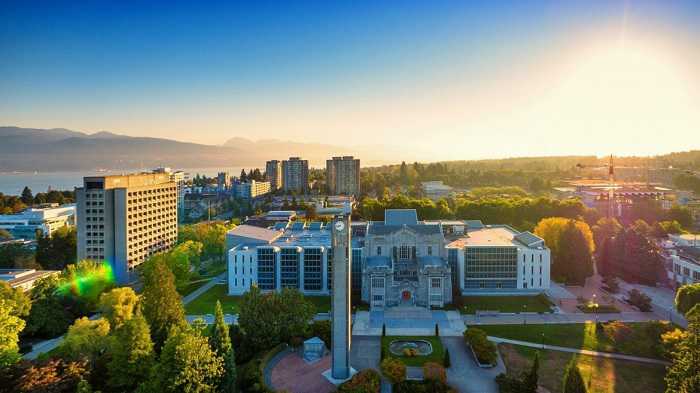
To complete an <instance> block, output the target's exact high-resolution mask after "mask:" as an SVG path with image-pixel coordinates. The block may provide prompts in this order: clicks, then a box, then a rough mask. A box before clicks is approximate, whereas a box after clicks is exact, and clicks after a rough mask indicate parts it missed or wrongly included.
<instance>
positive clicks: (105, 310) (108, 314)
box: [99, 287, 139, 329]
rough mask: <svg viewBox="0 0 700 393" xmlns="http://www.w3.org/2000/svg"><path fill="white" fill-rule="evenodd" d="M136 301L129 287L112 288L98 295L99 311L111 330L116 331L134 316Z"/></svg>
mask: <svg viewBox="0 0 700 393" xmlns="http://www.w3.org/2000/svg"><path fill="white" fill-rule="evenodd" d="M138 299H139V298H138V296H137V295H136V292H134V290H133V289H131V288H130V287H120V288H114V289H112V290H111V291H109V292H105V293H103V294H102V295H100V304H99V307H100V311H101V312H102V315H103V316H104V317H105V318H106V319H107V320H108V321H109V324H110V326H111V327H112V329H117V328H119V327H121V326H122V325H123V324H124V323H125V322H126V321H128V320H130V319H131V318H132V317H133V316H134V313H135V312H136V306H137V303H138Z"/></svg>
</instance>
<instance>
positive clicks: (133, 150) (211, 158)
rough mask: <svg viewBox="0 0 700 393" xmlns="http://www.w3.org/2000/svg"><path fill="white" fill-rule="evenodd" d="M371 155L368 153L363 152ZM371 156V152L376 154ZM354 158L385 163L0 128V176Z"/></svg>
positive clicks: (272, 143) (321, 148)
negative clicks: (29, 172)
mask: <svg viewBox="0 0 700 393" xmlns="http://www.w3.org/2000/svg"><path fill="white" fill-rule="evenodd" d="M366 151H367V152H371V149H367V150H366ZM375 151H376V149H375ZM343 154H354V155H355V156H358V157H360V158H362V159H363V160H365V162H368V163H372V162H380V161H377V160H382V159H383V161H382V162H384V163H385V162H387V161H386V159H384V158H383V157H380V156H379V155H378V154H375V155H374V156H370V155H365V156H363V154H362V152H361V151H358V150H355V151H353V152H351V151H350V150H349V149H347V148H340V147H337V146H332V145H322V144H307V143H299V142H289V141H276V140H265V141H258V142H253V141H251V140H248V139H245V138H233V139H230V140H229V141H227V142H226V143H225V144H224V145H222V146H212V145H202V144H197V143H186V142H178V141H173V140H169V139H162V138H143V137H130V136H126V135H119V134H115V133H112V132H108V131H99V132H96V133H93V134H87V133H83V132H77V131H72V130H67V129H63V128H54V129H35V128H20V127H0V172H8V171H42V172H49V171H81V170H94V169H135V168H147V167H155V166H159V165H165V166H170V167H175V168H208V167H211V168H214V167H233V166H251V167H252V166H262V165H264V164H265V161H266V160H270V159H279V160H282V159H286V158H288V157H290V156H299V157H302V158H305V159H308V160H309V161H310V162H311V163H312V165H318V166H320V165H323V164H324V163H325V160H326V159H327V158H329V157H331V156H335V155H343Z"/></svg>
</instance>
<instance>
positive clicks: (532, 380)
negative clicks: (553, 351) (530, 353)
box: [522, 352, 540, 393]
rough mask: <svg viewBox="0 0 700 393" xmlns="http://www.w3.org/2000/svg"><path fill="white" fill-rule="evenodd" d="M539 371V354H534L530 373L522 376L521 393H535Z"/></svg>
mask: <svg viewBox="0 0 700 393" xmlns="http://www.w3.org/2000/svg"><path fill="white" fill-rule="evenodd" d="M539 370H540V353H539V352H535V358H534V359H533V360H532V367H531V368H530V372H529V373H527V374H525V375H524V376H523V391H522V393H537V386H538V380H539V377H538V372H539Z"/></svg>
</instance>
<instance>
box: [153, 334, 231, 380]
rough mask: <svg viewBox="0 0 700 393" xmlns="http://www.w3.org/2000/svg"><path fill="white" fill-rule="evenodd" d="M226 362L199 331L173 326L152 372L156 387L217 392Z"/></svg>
mask: <svg viewBox="0 0 700 393" xmlns="http://www.w3.org/2000/svg"><path fill="white" fill-rule="evenodd" d="M223 363H224V362H223V360H222V359H221V357H219V356H218V355H217V354H216V352H214V351H213V350H212V349H211V347H210V346H209V343H208V342H207V338H206V337H203V336H202V335H201V334H200V333H199V332H198V331H196V330H194V329H192V328H188V327H185V328H180V327H173V329H172V330H171V331H170V334H169V335H168V339H167V340H166V342H165V345H163V350H162V352H161V355H160V359H159V361H158V363H157V364H156V366H155V368H154V372H153V373H152V378H151V380H152V388H153V391H159V392H215V391H217V385H218V383H219V381H220V379H221V377H222V376H223V375H224V367H223Z"/></svg>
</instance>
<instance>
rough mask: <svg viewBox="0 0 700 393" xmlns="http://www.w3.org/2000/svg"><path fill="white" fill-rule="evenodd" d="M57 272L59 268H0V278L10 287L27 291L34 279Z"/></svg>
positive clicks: (32, 285)
mask: <svg viewBox="0 0 700 393" xmlns="http://www.w3.org/2000/svg"><path fill="white" fill-rule="evenodd" d="M59 273H61V271H60V270H35V269H0V280H2V281H5V282H7V283H8V284H10V286H11V287H12V288H21V289H22V290H23V291H24V292H27V291H29V290H31V289H32V288H33V287H34V283H35V282H36V281H38V280H40V279H42V278H44V277H48V276H52V275H54V274H59Z"/></svg>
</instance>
